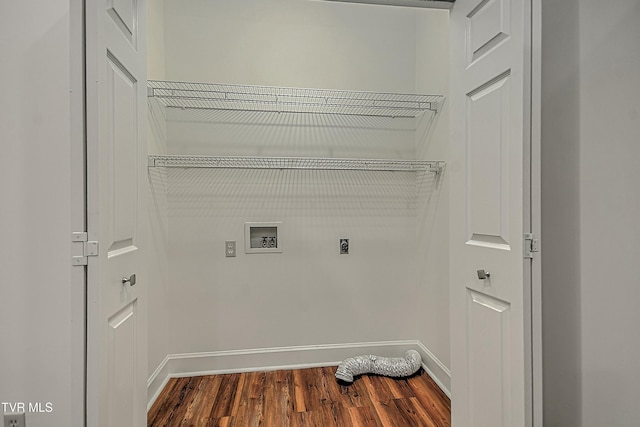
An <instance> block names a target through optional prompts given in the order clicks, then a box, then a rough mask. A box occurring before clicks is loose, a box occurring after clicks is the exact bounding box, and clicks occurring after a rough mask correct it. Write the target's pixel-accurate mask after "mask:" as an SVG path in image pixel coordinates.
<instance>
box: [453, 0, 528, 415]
mask: <svg viewBox="0 0 640 427" xmlns="http://www.w3.org/2000/svg"><path fill="white" fill-rule="evenodd" d="M530 16H531V11H530V1H529V0H457V1H456V3H455V4H454V6H453V8H452V11H451V55H452V63H451V66H452V68H451V73H452V74H451V111H452V116H451V117H452V133H451V165H450V167H448V168H447V169H448V170H449V171H450V175H449V176H450V180H451V222H450V224H451V225H450V227H451V230H450V231H451V234H450V236H451V242H450V244H451V252H450V256H451V258H450V262H451V316H452V317H451V333H452V337H451V339H452V360H451V371H452V421H453V425H454V426H456V427H467V426H469V427H471V426H474V427H489V426H490V427H520V426H527V425H530V422H531V419H530V418H531V416H530V413H529V412H530V404H529V403H528V402H527V399H529V397H530V390H528V387H530V381H529V380H528V379H527V376H530V374H531V368H530V366H529V364H530V363H529V362H528V360H529V359H530V357H529V356H528V355H527V354H526V352H527V351H530V349H529V346H528V344H527V340H530V333H531V331H530V330H528V328H530V325H529V322H528V321H526V316H527V315H528V313H529V308H528V307H526V305H527V304H529V302H528V301H529V300H528V297H527V296H526V294H527V292H528V290H527V289H528V288H529V283H528V279H526V278H525V269H524V263H525V261H524V259H523V243H524V242H523V233H524V232H525V217H527V216H528V209H529V203H528V201H526V200H525V199H526V195H527V194H528V192H527V191H525V188H524V186H525V185H529V184H528V183H529V180H528V179H525V175H524V174H525V173H528V168H525V167H524V165H525V162H528V161H529V154H528V151H527V149H526V147H527V146H528V138H529V132H530V129H529V126H530V125H529V119H528V117H527V115H528V114H529V112H530V107H529V106H528V105H527V103H529V102H530V96H529V92H530V88H529V79H530V61H529V60H528V59H527V54H528V52H529V51H530V48H529V45H530V40H531V36H530V31H531V30H530V28H531V27H530ZM528 262H529V261H528ZM478 270H484V271H485V272H488V273H487V276H488V277H486V278H484V276H483V274H482V272H478Z"/></svg>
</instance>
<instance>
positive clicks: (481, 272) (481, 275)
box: [478, 270, 491, 280]
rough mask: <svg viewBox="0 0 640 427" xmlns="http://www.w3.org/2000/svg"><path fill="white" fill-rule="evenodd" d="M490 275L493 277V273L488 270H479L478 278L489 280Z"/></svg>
mask: <svg viewBox="0 0 640 427" xmlns="http://www.w3.org/2000/svg"><path fill="white" fill-rule="evenodd" d="M490 277H491V273H489V272H488V271H485V270H478V279H480V280H487V279H488V278H490Z"/></svg>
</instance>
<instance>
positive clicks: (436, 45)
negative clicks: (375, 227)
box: [415, 10, 451, 367]
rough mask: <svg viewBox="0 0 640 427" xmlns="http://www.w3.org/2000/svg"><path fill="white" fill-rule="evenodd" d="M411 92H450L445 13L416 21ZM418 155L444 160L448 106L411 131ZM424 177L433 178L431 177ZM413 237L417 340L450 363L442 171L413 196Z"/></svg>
mask: <svg viewBox="0 0 640 427" xmlns="http://www.w3.org/2000/svg"><path fill="white" fill-rule="evenodd" d="M416 51H417V53H416V89H415V90H416V92H418V93H438V94H443V95H445V96H446V95H448V93H449V69H448V67H449V12H448V11H435V10H432V11H428V12H427V13H421V14H420V15H419V17H418V19H417V20H416ZM416 142H417V153H416V156H417V158H419V159H424V160H444V161H447V160H448V159H449V150H448V147H449V106H448V102H446V101H445V104H444V108H443V109H442V111H441V112H440V113H439V114H438V116H436V118H435V121H434V122H433V123H429V121H428V120H422V121H421V122H420V123H419V124H418V128H417V132H416ZM425 178H432V179H433V178H435V177H433V176H431V177H429V176H427V177H425ZM418 203H419V205H418V214H417V230H416V237H417V239H418V250H417V260H416V263H415V266H416V267H417V279H418V283H419V300H420V320H419V332H418V339H419V340H420V341H422V342H423V343H425V344H426V345H427V346H428V348H429V350H430V351H431V352H432V353H433V354H434V355H435V356H436V357H437V358H438V360H440V361H441V362H442V363H443V364H444V365H445V366H446V367H449V366H451V357H450V334H451V331H450V326H449V180H448V174H447V172H446V169H445V172H444V173H443V174H442V176H440V177H438V178H437V179H434V180H433V181H432V182H431V183H430V185H423V186H422V187H421V192H420V193H419V194H418Z"/></svg>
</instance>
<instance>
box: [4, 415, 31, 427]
mask: <svg viewBox="0 0 640 427" xmlns="http://www.w3.org/2000/svg"><path fill="white" fill-rule="evenodd" d="M4 427H26V426H25V422H24V412H19V413H13V414H4Z"/></svg>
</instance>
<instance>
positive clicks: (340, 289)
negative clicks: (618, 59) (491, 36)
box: [147, 0, 450, 404]
mask: <svg viewBox="0 0 640 427" xmlns="http://www.w3.org/2000/svg"><path fill="white" fill-rule="evenodd" d="M147 8H148V14H147V15H148V27H149V34H148V52H149V58H148V71H147V74H148V108H149V113H148V130H147V139H148V147H149V148H148V151H149V156H148V178H149V182H150V189H151V192H150V195H149V205H148V206H149V208H148V212H149V225H150V227H151V233H150V237H149V245H148V246H149V250H148V257H149V259H148V264H149V265H150V266H151V268H150V271H149V274H148V276H149V282H150V286H149V290H148V314H149V328H148V330H149V349H148V350H149V404H151V403H153V400H154V399H155V398H156V397H157V395H158V393H159V392H160V390H161V389H162V387H163V385H164V384H166V381H167V380H168V378H169V377H179V376H192V375H196V374H202V373H230V372H240V371H245V372H246V371H251V370H264V369H275V368H288V367H311V366H316V367H317V366H334V365H337V363H338V362H339V361H340V360H342V359H344V358H346V357H351V356H355V355H358V354H368V353H373V354H379V355H381V356H389V357H397V356H401V355H402V354H403V353H404V352H405V351H406V350H407V349H416V350H418V351H419V352H420V353H421V356H422V359H423V363H424V366H425V367H426V368H427V369H428V372H429V373H430V375H431V376H432V377H433V379H434V380H435V381H436V382H437V383H438V385H439V386H440V387H441V388H442V389H443V390H444V391H445V393H449V387H450V372H449V366H450V354H449V288H448V269H449V266H448V256H449V254H448V250H449V249H448V235H449V231H448V228H449V224H448V182H447V145H448V120H449V117H448V107H447V93H448V64H449V56H448V12H447V11H445V10H438V9H425V8H411V7H393V6H381V5H363V4H352V3H344V2H329V1H312V0H240V1H210V0H208V1H205V0H194V1H189V2H182V1H178V0H164V1H158V2H156V1H149V2H148V6H147ZM345 241H346V242H347V245H348V246H347V251H346V252H345V250H344V246H343V245H344V243H345ZM231 245H232V246H233V247H232V246H231ZM231 249H233V251H231ZM270 249H271V250H270Z"/></svg>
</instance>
